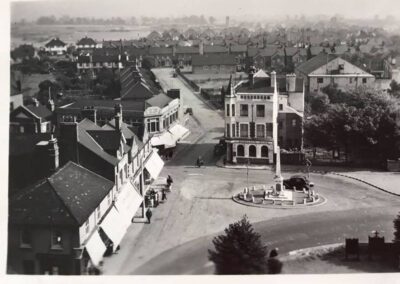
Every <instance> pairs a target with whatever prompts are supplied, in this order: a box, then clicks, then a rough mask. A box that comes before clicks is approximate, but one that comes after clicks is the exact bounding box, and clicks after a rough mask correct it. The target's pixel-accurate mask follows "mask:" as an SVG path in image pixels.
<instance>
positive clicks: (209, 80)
mask: <svg viewBox="0 0 400 284" xmlns="http://www.w3.org/2000/svg"><path fill="white" fill-rule="evenodd" d="M185 76H186V77H187V78H188V79H189V80H191V81H193V82H194V83H196V85H198V86H199V87H201V88H210V89H211V88H221V87H222V86H224V87H226V86H227V85H228V82H229V78H230V76H231V75H230V74H191V73H185ZM244 79H246V74H245V73H244V72H236V73H235V75H234V80H235V82H239V81H240V80H244Z"/></svg>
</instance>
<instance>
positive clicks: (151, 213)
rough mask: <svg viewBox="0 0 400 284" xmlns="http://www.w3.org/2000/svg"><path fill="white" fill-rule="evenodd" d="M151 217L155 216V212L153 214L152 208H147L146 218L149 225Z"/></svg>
mask: <svg viewBox="0 0 400 284" xmlns="http://www.w3.org/2000/svg"><path fill="white" fill-rule="evenodd" d="M151 216H153V212H151V210H150V208H147V211H146V217H147V223H149V224H150V223H151Z"/></svg>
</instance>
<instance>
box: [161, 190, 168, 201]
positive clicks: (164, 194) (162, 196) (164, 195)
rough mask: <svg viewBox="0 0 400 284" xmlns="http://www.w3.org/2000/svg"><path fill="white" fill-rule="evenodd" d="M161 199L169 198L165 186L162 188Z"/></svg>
mask: <svg viewBox="0 0 400 284" xmlns="http://www.w3.org/2000/svg"><path fill="white" fill-rule="evenodd" d="M161 200H162V201H164V200H167V194H166V193H165V188H163V189H162V190H161Z"/></svg>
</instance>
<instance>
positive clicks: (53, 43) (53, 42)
mask: <svg viewBox="0 0 400 284" xmlns="http://www.w3.org/2000/svg"><path fill="white" fill-rule="evenodd" d="M45 46H46V47H54V46H66V44H65V42H63V41H61V40H60V39H59V38H53V39H52V40H50V41H49V42H48V43H46V45H45Z"/></svg>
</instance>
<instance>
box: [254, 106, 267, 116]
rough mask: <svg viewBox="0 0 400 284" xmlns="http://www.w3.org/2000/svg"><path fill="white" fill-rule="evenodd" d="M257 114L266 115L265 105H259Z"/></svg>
mask: <svg viewBox="0 0 400 284" xmlns="http://www.w3.org/2000/svg"><path fill="white" fill-rule="evenodd" d="M256 116H257V117H265V105H257V107H256Z"/></svg>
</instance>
